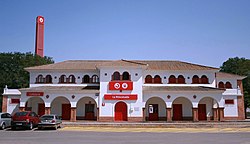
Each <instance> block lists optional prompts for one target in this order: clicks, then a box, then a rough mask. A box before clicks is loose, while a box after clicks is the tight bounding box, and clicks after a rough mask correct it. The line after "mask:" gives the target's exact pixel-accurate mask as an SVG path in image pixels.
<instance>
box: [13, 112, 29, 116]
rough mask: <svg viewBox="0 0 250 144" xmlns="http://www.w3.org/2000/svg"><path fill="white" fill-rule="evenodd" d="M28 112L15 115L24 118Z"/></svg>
mask: <svg viewBox="0 0 250 144" xmlns="http://www.w3.org/2000/svg"><path fill="white" fill-rule="evenodd" d="M27 114H28V112H17V113H16V114H15V115H16V116H26V115H27Z"/></svg>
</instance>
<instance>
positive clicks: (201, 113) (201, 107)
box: [198, 104, 207, 120]
mask: <svg viewBox="0 0 250 144" xmlns="http://www.w3.org/2000/svg"><path fill="white" fill-rule="evenodd" d="M198 119H199V120H207V115H206V104H198Z"/></svg>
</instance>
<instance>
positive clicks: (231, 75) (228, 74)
mask: <svg viewBox="0 0 250 144" xmlns="http://www.w3.org/2000/svg"><path fill="white" fill-rule="evenodd" d="M216 77H217V78H219V79H220V78H221V79H223V78H226V79H229V78H233V79H244V78H246V76H240V75H236V74H230V73H225V72H217V73H216Z"/></svg>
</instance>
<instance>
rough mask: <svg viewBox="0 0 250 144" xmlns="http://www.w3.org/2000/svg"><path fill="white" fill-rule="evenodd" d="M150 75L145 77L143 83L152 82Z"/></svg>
mask: <svg viewBox="0 0 250 144" xmlns="http://www.w3.org/2000/svg"><path fill="white" fill-rule="evenodd" d="M152 82H153V81H152V76H151V75H147V76H146V78H145V83H152Z"/></svg>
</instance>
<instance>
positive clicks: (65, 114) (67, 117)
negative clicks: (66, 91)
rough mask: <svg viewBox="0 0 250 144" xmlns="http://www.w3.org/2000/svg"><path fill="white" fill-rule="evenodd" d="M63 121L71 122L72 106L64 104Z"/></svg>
mask: <svg viewBox="0 0 250 144" xmlns="http://www.w3.org/2000/svg"><path fill="white" fill-rule="evenodd" d="M62 119H63V120H70V104H62Z"/></svg>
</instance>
